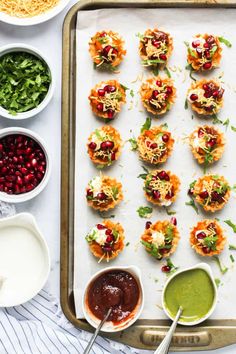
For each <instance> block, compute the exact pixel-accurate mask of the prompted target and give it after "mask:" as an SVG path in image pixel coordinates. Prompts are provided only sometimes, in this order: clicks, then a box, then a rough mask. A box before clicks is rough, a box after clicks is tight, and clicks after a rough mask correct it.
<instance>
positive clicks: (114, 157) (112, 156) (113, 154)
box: [111, 152, 116, 161]
mask: <svg viewBox="0 0 236 354" xmlns="http://www.w3.org/2000/svg"><path fill="white" fill-rule="evenodd" d="M115 159H116V153H115V152H113V153H112V154H111V161H115Z"/></svg>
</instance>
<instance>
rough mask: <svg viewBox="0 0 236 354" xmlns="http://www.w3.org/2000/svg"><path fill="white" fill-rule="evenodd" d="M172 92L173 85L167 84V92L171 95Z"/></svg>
mask: <svg viewBox="0 0 236 354" xmlns="http://www.w3.org/2000/svg"><path fill="white" fill-rule="evenodd" d="M172 92H173V90H172V87H171V86H167V87H166V93H167V94H168V95H170V94H172Z"/></svg>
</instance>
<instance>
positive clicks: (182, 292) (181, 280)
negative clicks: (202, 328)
mask: <svg viewBox="0 0 236 354" xmlns="http://www.w3.org/2000/svg"><path fill="white" fill-rule="evenodd" d="M214 298H215V289H214V286H213V283H212V279H211V278H210V276H209V275H208V274H207V272H206V271H204V270H202V269H190V270H187V271H185V272H182V273H180V274H177V275H176V276H175V277H173V279H172V280H171V281H170V282H169V284H168V285H167V287H166V289H165V294H164V302H165V305H166V308H167V311H168V312H169V313H170V315H171V316H172V317H175V316H176V314H177V312H178V309H179V307H180V306H181V307H182V308H183V312H182V315H181V318H180V321H181V322H192V321H197V320H198V319H201V318H202V317H204V316H205V315H206V314H207V313H208V312H209V311H210V309H211V308H212V305H213V302H214Z"/></svg>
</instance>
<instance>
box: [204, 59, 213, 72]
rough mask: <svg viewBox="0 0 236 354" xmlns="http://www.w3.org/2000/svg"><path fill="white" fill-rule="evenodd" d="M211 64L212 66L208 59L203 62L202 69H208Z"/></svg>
mask: <svg viewBox="0 0 236 354" xmlns="http://www.w3.org/2000/svg"><path fill="white" fill-rule="evenodd" d="M211 66H212V63H211V62H210V61H208V62H207V63H205V64H204V65H203V69H204V70H209V69H210V68H211Z"/></svg>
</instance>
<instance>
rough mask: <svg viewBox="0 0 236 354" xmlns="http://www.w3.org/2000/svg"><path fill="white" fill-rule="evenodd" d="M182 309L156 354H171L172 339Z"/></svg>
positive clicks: (180, 310)
mask: <svg viewBox="0 0 236 354" xmlns="http://www.w3.org/2000/svg"><path fill="white" fill-rule="evenodd" d="M182 311H183V310H182V308H181V307H180V308H179V310H178V312H177V314H176V317H175V320H174V322H173V323H172V325H171V327H170V329H169V331H168V332H167V334H166V336H165V338H164V339H163V341H162V342H161V343H160V345H159V347H158V348H157V349H156V351H155V352H154V354H167V353H168V352H169V348H170V343H171V339H172V337H173V334H174V332H175V329H176V326H177V323H178V320H179V318H180V316H181V313H182Z"/></svg>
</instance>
